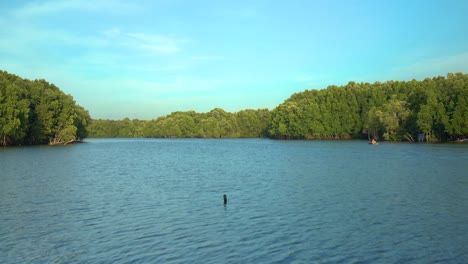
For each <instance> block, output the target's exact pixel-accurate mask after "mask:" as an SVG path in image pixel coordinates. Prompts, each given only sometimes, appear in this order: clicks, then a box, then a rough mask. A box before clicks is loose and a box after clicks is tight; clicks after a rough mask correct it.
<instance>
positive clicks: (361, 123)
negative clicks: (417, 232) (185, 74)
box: [0, 71, 468, 145]
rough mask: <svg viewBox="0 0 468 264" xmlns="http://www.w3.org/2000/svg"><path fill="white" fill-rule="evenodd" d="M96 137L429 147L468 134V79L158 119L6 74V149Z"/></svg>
mask: <svg viewBox="0 0 468 264" xmlns="http://www.w3.org/2000/svg"><path fill="white" fill-rule="evenodd" d="M88 131H89V136H90V137H111V138H113V137H159V138H173V137H178V138H180V137H187V138H193V137H197V138H239V137H240V138H255V137H273V138H287V139H350V138H369V139H370V138H376V139H385V140H390V141H401V140H410V141H412V140H414V139H415V138H417V136H418V134H424V138H425V140H427V141H440V140H451V139H457V138H462V137H466V136H468V74H463V73H455V74H452V73H449V74H448V75H447V77H434V78H432V79H430V78H426V79H424V80H423V81H416V80H412V81H408V82H400V81H387V82H385V83H380V82H376V83H373V84H370V83H355V82H349V83H348V84H347V85H344V86H340V87H338V86H329V87H327V88H326V89H322V90H315V89H313V90H305V91H303V92H300V93H296V94H293V95H292V96H291V97H290V98H288V99H287V100H285V101H284V102H283V103H282V104H280V105H279V106H277V107H276V108H275V109H273V110H272V111H269V110H268V109H258V110H251V109H248V110H242V111H239V112H236V113H229V112H226V111H224V110H223V109H221V108H215V109H213V110H211V111H210V112H207V113H197V112H194V111H186V112H180V111H179V112H173V113H171V114H169V115H167V116H164V117H158V118H157V119H153V120H148V121H145V120H138V119H134V120H130V119H128V118H125V119H123V120H102V119H99V120H92V121H91V120H90V117H89V114H88V112H87V111H86V110H85V109H84V108H82V107H81V106H79V105H76V104H75V102H74V101H73V98H72V97H71V96H70V95H66V94H64V93H63V92H62V91H60V90H59V89H58V88H57V87H55V86H54V85H53V84H49V83H47V82H46V81H44V80H34V81H30V80H27V79H22V78H20V77H18V76H16V75H12V74H8V73H6V72H2V71H0V144H1V145H19V144H45V143H48V144H64V143H66V142H70V141H73V140H75V139H76V138H84V137H86V136H87V135H88Z"/></svg>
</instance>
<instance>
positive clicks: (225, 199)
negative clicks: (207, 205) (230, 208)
mask: <svg viewBox="0 0 468 264" xmlns="http://www.w3.org/2000/svg"><path fill="white" fill-rule="evenodd" d="M223 199H224V205H226V204H227V195H226V194H225V195H223Z"/></svg>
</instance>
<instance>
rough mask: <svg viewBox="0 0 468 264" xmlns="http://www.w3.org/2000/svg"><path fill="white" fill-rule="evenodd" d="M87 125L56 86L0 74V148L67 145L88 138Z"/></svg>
mask: <svg viewBox="0 0 468 264" xmlns="http://www.w3.org/2000/svg"><path fill="white" fill-rule="evenodd" d="M90 121H91V117H90V115H89V113H88V111H86V110H85V109H84V108H83V107H81V106H79V105H77V104H76V103H75V101H74V100H73V97H72V96H71V95H67V94H65V93H63V92H62V91H61V90H60V89H59V88H57V87H56V86H55V85H53V84H50V83H48V82H47V81H45V80H33V81H31V80H28V79H23V78H21V77H18V76H16V75H14V74H10V73H8V72H6V71H0V145H3V146H6V145H33V144H51V145H56V144H66V143H69V142H72V141H74V140H76V139H80V138H85V137H87V130H86V127H87V126H88V124H89V122H90Z"/></svg>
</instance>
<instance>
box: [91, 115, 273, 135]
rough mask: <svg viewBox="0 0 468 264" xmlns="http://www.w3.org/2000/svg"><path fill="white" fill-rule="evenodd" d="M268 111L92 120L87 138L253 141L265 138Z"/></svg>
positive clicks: (268, 119)
mask: <svg viewBox="0 0 468 264" xmlns="http://www.w3.org/2000/svg"><path fill="white" fill-rule="evenodd" d="M269 123H270V111H268V109H258V110H250V109H249V110H242V111H239V112H237V113H229V112H226V111H224V110H223V109H221V108H215V109H213V110H211V111H210V112H208V113H197V112H194V111H187V112H174V113H171V114H170V115H167V116H164V117H159V118H157V119H155V120H149V121H142V120H137V119H134V120H130V119H128V118H125V119H123V120H119V121H116V120H102V119H98V120H93V121H92V122H91V124H90V126H89V128H88V130H89V136H90V137H158V138H172V137H179V138H180V137H186V138H193V137H196V138H238V137H242V138H256V137H265V136H267V130H268V125H269Z"/></svg>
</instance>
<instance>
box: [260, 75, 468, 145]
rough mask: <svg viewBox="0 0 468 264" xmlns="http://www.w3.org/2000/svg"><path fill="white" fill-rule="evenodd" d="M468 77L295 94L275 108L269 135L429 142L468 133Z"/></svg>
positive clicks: (369, 85)
mask: <svg viewBox="0 0 468 264" xmlns="http://www.w3.org/2000/svg"><path fill="white" fill-rule="evenodd" d="M467 102H468V75H467V74H463V73H456V74H451V73H449V74H448V75H447V78H444V77H435V78H432V79H430V78H426V79H425V80H423V81H416V80H412V81H409V82H399V81H388V82H385V83H380V82H376V83H374V84H369V83H355V82H349V83H348V84H347V85H345V86H341V87H336V86H330V87H328V88H327V89H323V90H306V91H304V92H301V93H297V94H294V95H292V96H291V97H290V98H289V99H287V100H286V101H285V102H284V103H282V104H281V105H279V106H278V107H277V108H275V109H274V110H273V111H272V113H271V116H272V119H271V124H270V129H269V135H270V136H272V137H276V138H299V139H347V138H362V137H368V138H383V139H385V140H391V141H400V140H411V141H412V140H413V139H414V138H417V135H418V134H420V133H422V134H424V135H425V139H426V140H428V141H437V140H449V139H456V138H458V137H464V136H467V135H468V104H467Z"/></svg>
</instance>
